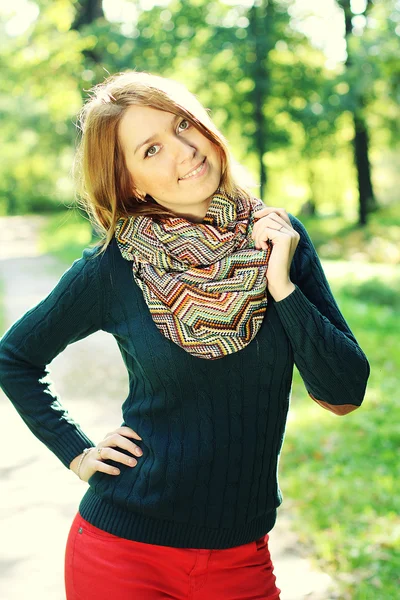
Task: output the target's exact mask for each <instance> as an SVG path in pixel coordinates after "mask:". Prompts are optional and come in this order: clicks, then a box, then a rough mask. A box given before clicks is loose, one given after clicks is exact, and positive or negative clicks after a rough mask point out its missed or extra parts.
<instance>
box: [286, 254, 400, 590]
mask: <svg viewBox="0 0 400 600" xmlns="http://www.w3.org/2000/svg"><path fill="white" fill-rule="evenodd" d="M344 267H346V268H344ZM383 267H384V266H383ZM383 267H382V266H381V265H365V266H364V268H362V265H361V268H360V264H359V263H358V264H353V265H352V264H351V263H350V264H349V263H347V264H346V263H335V262H330V261H324V268H325V271H326V273H327V275H328V278H329V279H330V282H331V284H332V289H333V292H334V295H335V297H336V299H337V301H338V303H339V305H340V307H341V310H342V312H343V314H344V315H345V317H346V319H347V321H348V322H349V325H350V327H351V329H352V330H353V332H354V333H355V335H356V337H357V339H358V341H359V343H360V345H361V347H362V348H363V350H364V351H365V353H366V355H367V356H368V358H369V361H370V364H371V375H370V380H369V383H368V390H367V394H366V398H365V401H364V404H363V406H362V407H361V408H360V409H358V410H357V411H355V412H354V413H352V414H350V415H347V416H345V417H336V416H335V415H333V414H331V413H329V412H328V411H324V410H323V409H322V408H320V407H319V406H318V405H316V404H314V403H313V402H312V401H311V400H309V399H308V397H307V394H306V392H305V388H304V385H303V383H302V381H301V379H300V377H299V375H298V374H296V378H295V384H294V388H293V396H292V405H291V411H290V419H289V423H288V429H287V434H286V440H285V445H284V449H283V453H282V459H281V467H280V472H281V477H280V482H281V487H282V489H283V493H284V495H285V497H286V498H287V499H288V505H289V507H290V510H291V511H292V512H293V513H294V514H295V515H296V519H295V523H296V526H297V527H298V531H299V533H300V535H301V539H302V541H303V542H304V543H306V544H308V545H311V546H312V547H313V549H312V550H311V553H312V554H313V555H314V556H316V557H318V559H319V562H320V566H321V567H322V568H323V569H324V570H326V571H327V572H329V573H330V574H331V575H332V577H333V579H334V580H335V581H337V582H339V584H340V585H341V588H342V593H343V596H342V597H343V599H344V598H348V599H350V600H378V599H379V600H393V599H395V598H398V597H399V589H400V494H399V489H398V480H399V475H400V470H399V458H398V454H399V447H400V393H399V373H400V348H399V339H400V320H399V318H398V315H399V313H400V275H399V273H398V271H397V270H396V269H398V267H392V268H390V267H389V268H388V267H387V266H386V268H383ZM355 273H356V274H357V278H356V277H355Z"/></svg>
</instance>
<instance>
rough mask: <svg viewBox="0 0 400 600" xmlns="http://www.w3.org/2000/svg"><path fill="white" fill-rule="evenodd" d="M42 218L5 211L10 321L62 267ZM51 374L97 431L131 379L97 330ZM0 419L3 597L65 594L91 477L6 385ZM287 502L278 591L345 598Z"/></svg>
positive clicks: (46, 599)
mask: <svg viewBox="0 0 400 600" xmlns="http://www.w3.org/2000/svg"><path fill="white" fill-rule="evenodd" d="M42 222H43V217H39V216H36V217H1V218H0V289H1V288H2V296H3V301H4V305H3V308H4V313H5V321H6V326H8V325H9V324H11V323H12V322H13V321H15V320H16V319H17V318H18V317H19V316H21V315H22V314H23V313H24V312H25V311H26V310H27V309H28V308H29V307H31V306H33V305H34V304H36V303H37V302H38V301H39V300H40V299H42V298H43V297H44V296H45V295H46V294H47V293H48V292H49V291H50V290H51V289H52V287H53V286H54V284H55V283H56V281H57V280H58V279H59V277H60V275H61V274H62V273H63V271H64V270H65V265H63V264H61V263H60V262H59V261H58V260H56V259H55V258H53V257H51V256H49V255H43V254H40V252H39V251H38V244H37V241H38V236H39V231H40V227H41V225H42ZM55 235H56V232H55ZM1 334H2V332H0V335H1ZM51 377H52V380H53V381H54V382H55V387H56V389H57V391H58V393H59V394H60V396H61V397H62V402H63V404H64V405H65V406H66V407H67V408H68V409H69V411H70V412H71V414H72V415H73V417H74V418H75V419H76V420H77V421H78V422H79V423H80V424H81V425H82V427H83V429H84V430H85V431H86V432H87V433H88V434H89V436H90V437H91V438H92V439H94V440H97V439H101V438H102V437H103V436H104V435H105V433H106V432H107V431H109V430H110V429H113V428H114V427H117V426H118V425H119V424H120V422H121V416H120V406H121V400H122V399H123V398H124V397H125V395H126V391H127V381H126V376H125V373H124V367H123V364H122V360H121V357H120V355H119V353H118V349H117V346H116V344H115V341H114V340H113V339H112V338H111V336H108V335H107V334H105V333H103V332H98V333H96V334H94V335H92V336H90V337H89V338H86V339H85V340H82V341H80V342H78V343H76V344H73V345H71V346H69V347H68V348H67V349H66V350H65V351H64V352H63V353H62V355H60V356H58V357H57V358H56V359H55V360H54V361H53V363H52V365H51ZM0 423H1V442H2V443H1V447H2V452H1V453H0V482H1V496H0V539H1V540H2V543H1V545H0V598H1V600H27V599H28V598H29V600H65V594H64V586H63V560H64V547H65V541H66V538H67V535H68V530H69V527H70V524H71V521H72V519H73V517H74V515H75V513H76V511H77V507H78V504H79V501H80V498H81V497H82V495H83V493H84V490H85V485H86V484H84V483H83V482H81V481H79V480H78V479H77V477H76V476H75V475H74V474H73V473H71V472H68V471H67V470H66V469H65V468H63V467H62V465H61V464H60V463H59V461H58V460H57V459H56V458H55V457H54V455H53V454H52V453H51V452H49V451H48V450H47V448H46V447H45V446H43V445H42V444H41V443H40V442H39V441H38V440H36V438H35V437H34V436H33V435H32V434H31V432H30V431H29V430H28V428H27V427H26V426H25V425H24V423H23V422H22V420H21V418H20V417H19V416H18V414H17V412H16V411H15V409H14V408H13V406H12V405H11V403H10V402H9V401H8V400H7V398H6V397H5V396H4V394H3V393H2V392H1V391H0ZM286 510H287V508H286V509H285V503H284V506H283V508H282V509H280V511H279V517H278V523H277V525H276V527H275V528H274V530H273V532H271V536H270V548H271V554H272V558H273V561H274V564H275V573H276V575H277V582H278V585H279V587H280V588H281V589H282V595H281V600H333V599H337V598H339V596H337V595H336V594H335V593H334V592H332V591H329V590H330V589H331V587H332V582H331V580H330V578H329V577H328V576H327V575H325V574H324V573H321V572H319V571H318V570H317V569H316V567H315V566H313V565H312V562H311V559H310V558H309V557H308V556H307V552H306V551H305V549H304V548H302V547H301V545H300V544H299V542H298V539H297V537H296V535H295V533H294V532H293V529H292V527H291V522H290V517H289V515H288V514H287V513H286ZM85 600H95V598H93V599H92V598H88V599H85ZM141 600H142V599H141ZM143 600H146V599H143ZM204 600H207V599H206V598H205V599H204Z"/></svg>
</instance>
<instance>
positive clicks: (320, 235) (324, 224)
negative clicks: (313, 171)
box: [301, 205, 400, 264]
mask: <svg viewBox="0 0 400 600" xmlns="http://www.w3.org/2000/svg"><path fill="white" fill-rule="evenodd" d="M301 221H302V222H303V223H304V225H305V226H306V227H307V229H308V232H309V234H310V236H311V238H312V240H313V242H314V244H315V246H316V248H317V249H318V252H319V254H320V255H321V256H323V257H324V258H331V259H334V260H357V261H364V262H379V263H384V264H399V263H400V211H399V209H398V208H397V206H396V205H392V206H390V207H386V208H382V209H381V210H379V211H378V212H375V213H373V214H371V215H370V217H369V220H368V225H367V226H366V227H359V226H358V225H357V224H354V223H350V222H349V221H346V220H345V219H344V218H343V217H340V216H335V217H328V216H326V217H322V218H319V219H315V218H304V217H301Z"/></svg>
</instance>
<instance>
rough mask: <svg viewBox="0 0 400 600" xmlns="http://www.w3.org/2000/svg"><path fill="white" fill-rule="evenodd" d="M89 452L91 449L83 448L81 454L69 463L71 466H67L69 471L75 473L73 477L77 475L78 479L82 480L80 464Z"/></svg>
mask: <svg viewBox="0 0 400 600" xmlns="http://www.w3.org/2000/svg"><path fill="white" fill-rule="evenodd" d="M90 450H92V447H90V448H85V449H84V451H83V452H82V454H79V455H78V456H76V457H75V458H74V460H73V461H71V464H70V465H69V468H70V469H71V471H73V472H74V473H75V475H78V477H79V479H82V478H81V467H82V463H83V461H84V460H85V458H86V455H87V454H88V452H90Z"/></svg>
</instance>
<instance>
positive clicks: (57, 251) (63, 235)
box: [39, 210, 92, 265]
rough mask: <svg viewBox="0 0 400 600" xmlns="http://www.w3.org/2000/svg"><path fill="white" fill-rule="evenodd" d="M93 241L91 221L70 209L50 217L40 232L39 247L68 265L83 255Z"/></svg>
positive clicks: (43, 251) (44, 252)
mask: <svg viewBox="0 0 400 600" xmlns="http://www.w3.org/2000/svg"><path fill="white" fill-rule="evenodd" d="M91 242H92V229H91V225H90V222H89V221H88V220H87V219H85V218H83V217H82V214H81V213H80V212H79V211H77V210H69V211H68V212H65V211H64V212H63V213H60V214H58V215H53V216H51V217H49V218H48V219H47V221H46V224H45V226H44V227H43V229H42V230H41V232H40V237H39V249H40V251H41V252H42V253H43V254H52V255H53V256H56V257H57V258H59V259H60V260H61V261H63V262H64V263H66V264H67V265H70V264H72V262H73V261H74V260H76V259H77V258H80V257H81V256H82V251H83V249H84V248H86V247H88V246H89V245H90V244H91Z"/></svg>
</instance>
